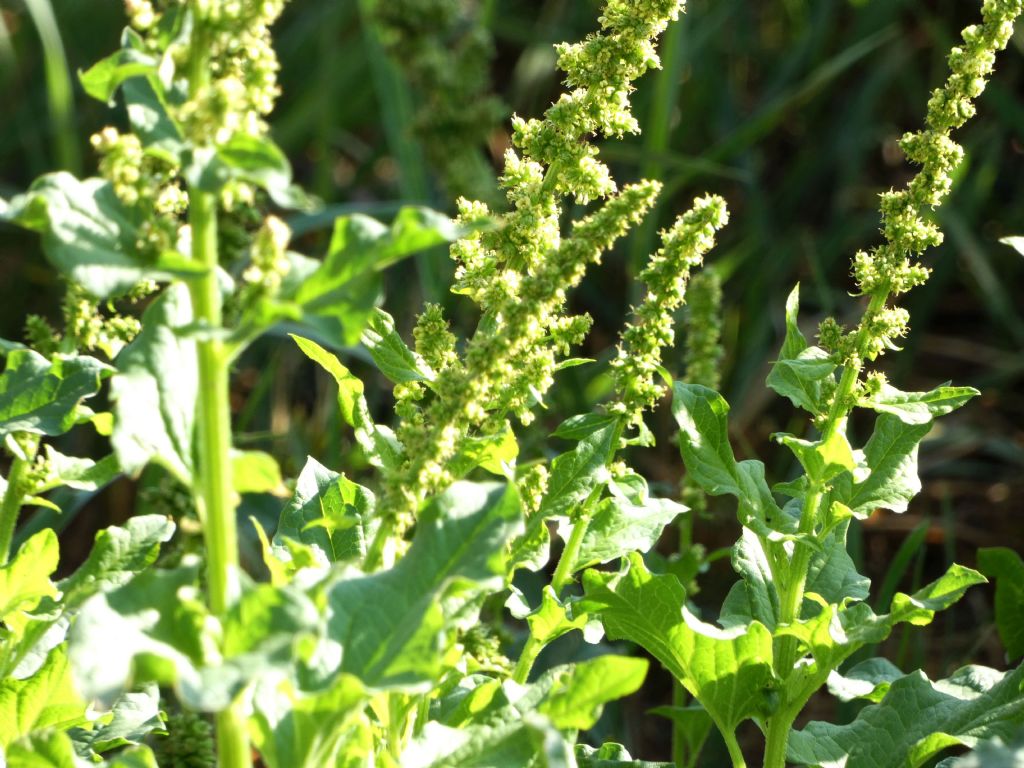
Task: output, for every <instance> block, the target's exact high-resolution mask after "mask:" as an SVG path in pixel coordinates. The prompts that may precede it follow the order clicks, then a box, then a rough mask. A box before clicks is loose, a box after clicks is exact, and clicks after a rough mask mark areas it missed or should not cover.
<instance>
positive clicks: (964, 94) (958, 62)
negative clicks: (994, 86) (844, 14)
mask: <svg viewBox="0 0 1024 768" xmlns="http://www.w3.org/2000/svg"><path fill="white" fill-rule="evenodd" d="M1022 10H1024V3H1022V0H985V2H984V4H983V6H982V18H983V20H982V23H981V24H980V25H972V26H969V27H967V28H966V29H964V31H963V45H962V46H958V47H955V48H953V50H952V52H951V53H950V55H949V65H950V69H951V70H952V72H951V74H950V76H949V78H948V79H947V81H946V83H945V85H944V86H943V87H941V88H937V89H935V91H934V92H933V93H932V96H931V98H930V99H929V101H928V115H927V119H926V127H925V128H924V129H923V130H920V131H917V132H915V133H907V134H906V135H905V136H903V138H902V139H901V140H900V147H901V148H902V149H903V151H904V153H905V154H906V156H907V158H908V159H909V160H910V161H911V162H913V163H915V164H917V165H919V166H921V170H920V171H919V172H918V174H917V175H916V176H915V177H914V179H913V180H912V181H911V182H910V184H909V185H908V186H907V188H906V189H902V190H899V191H896V190H890V191H888V192H885V193H884V194H883V195H882V201H881V212H882V234H883V235H884V237H885V242H884V243H883V244H881V245H879V246H877V247H876V248H874V249H873V250H872V251H871V252H870V253H868V252H864V251H861V252H859V253H857V254H856V255H855V256H854V259H853V274H854V277H855V279H856V281H857V287H858V289H859V290H860V292H861V293H862V294H868V295H872V296H881V297H882V298H883V299H885V298H887V297H888V296H890V295H899V294H901V293H905V292H907V291H909V290H910V289H911V288H914V287H915V286H918V285H921V284H922V283H923V282H925V280H927V279H928V275H929V272H930V270H929V269H928V268H927V267H925V266H923V265H921V264H920V263H918V262H916V261H915V260H914V259H915V258H916V257H918V256H920V255H921V254H922V253H923V252H924V251H925V250H926V249H927V248H929V247H932V246H935V245H938V244H940V243H941V242H942V233H941V232H940V231H939V229H938V227H937V226H936V225H935V224H934V223H933V222H931V221H928V220H927V219H926V218H925V214H926V212H927V211H928V210H930V209H932V208H934V207H935V206H937V205H938V204H939V203H940V202H941V201H942V200H943V199H944V198H945V197H946V195H948V194H949V191H950V189H951V186H952V173H953V171H954V170H955V169H956V167H957V166H958V165H959V164H960V162H961V160H962V159H963V155H964V153H963V149H962V148H961V147H960V145H959V144H957V143H956V142H955V141H953V140H952V139H951V138H950V133H951V132H952V131H953V130H955V129H957V128H959V127H960V126H962V125H963V124H964V123H965V122H966V121H967V120H968V119H970V118H971V117H972V116H973V115H974V113H975V106H974V99H976V98H977V97H978V96H979V95H981V93H982V91H983V90H984V89H985V84H986V80H987V78H988V77H989V76H990V75H991V74H992V69H993V65H994V62H995V55H996V52H997V51H1000V50H1002V49H1003V48H1005V47H1006V44H1007V43H1008V42H1009V39H1010V35H1011V34H1012V32H1013V22H1014V20H1015V19H1016V18H1017V16H1019V15H1020V14H1021V12H1022ZM907 322H908V318H907V314H906V312H904V311H903V310H900V309H892V308H887V307H885V305H884V301H882V302H881V303H879V305H878V307H877V308H876V309H874V310H873V311H871V312H869V313H868V314H867V315H866V316H865V318H864V320H863V321H862V323H861V326H860V328H858V329H857V331H855V332H854V333H853V334H849V335H847V336H845V337H843V336H842V335H841V334H839V333H837V327H836V324H835V323H834V321H829V323H828V324H827V325H826V326H824V327H823V328H822V333H821V339H822V343H823V345H827V346H826V348H827V349H830V350H832V351H833V352H834V353H835V354H836V355H837V357H838V358H839V359H841V360H852V359H853V358H854V357H855V356H857V357H861V358H863V359H867V360H871V359H874V358H875V357H877V356H878V355H880V354H882V353H883V352H884V351H885V350H886V349H893V348H895V340H896V339H898V338H899V337H901V336H903V335H904V334H905V333H906V331H907Z"/></svg>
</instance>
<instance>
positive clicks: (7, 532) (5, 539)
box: [0, 457, 31, 565]
mask: <svg viewBox="0 0 1024 768" xmlns="http://www.w3.org/2000/svg"><path fill="white" fill-rule="evenodd" d="M30 465H31V462H29V461H28V460H27V459H22V458H18V457H15V458H14V461H12V462H11V471H10V472H9V473H8V475H7V490H6V491H4V498H3V501H2V502H0V565H7V560H8V559H9V558H10V556H11V541H12V540H13V539H14V528H15V526H16V525H17V524H18V514H19V513H20V512H21V506H22V504H23V503H24V501H25V475H26V473H27V472H28V469H29V466H30Z"/></svg>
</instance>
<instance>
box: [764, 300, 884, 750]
mask: <svg viewBox="0 0 1024 768" xmlns="http://www.w3.org/2000/svg"><path fill="white" fill-rule="evenodd" d="M888 299H889V292H888V291H887V290H883V291H879V292H878V293H876V294H873V295H872V296H871V301H870V303H869V304H868V307H867V309H866V310H865V313H864V320H862V321H861V324H860V328H859V329H858V330H857V336H856V338H855V339H854V349H855V350H856V354H855V356H854V357H853V358H852V359H851V360H849V361H847V363H846V365H845V366H844V367H843V373H842V376H840V378H839V385H838V386H837V387H836V393H835V396H834V398H833V400H832V406H831V407H830V408H829V412H828V415H827V416H826V419H825V423H824V424H823V425H822V428H821V440H822V441H826V440H829V439H830V438H832V437H833V436H835V434H836V432H837V431H838V430H839V429H841V428H843V427H844V425H845V424H846V418H847V416H848V415H849V413H850V410H851V409H852V407H853V396H854V392H855V389H856V386H857V381H858V379H859V378H860V372H861V370H862V369H863V365H864V364H863V360H864V355H865V348H866V345H867V341H868V338H869V333H868V327H869V326H868V323H867V322H865V321H870V319H871V318H872V317H873V316H874V315H875V314H876V313H877V312H878V311H879V310H880V309H882V308H883V307H884V306H885V303H886V301H888ZM808 480H809V481H810V487H809V489H808V492H807V495H806V496H805V497H804V502H803V507H802V509H801V512H800V528H799V531H800V533H801V534H804V535H807V536H813V535H814V532H815V528H816V526H817V524H818V520H819V518H820V516H821V503H822V499H823V498H824V495H825V483H824V481H823V480H822V479H821V478H820V477H808ZM811 554H812V553H811V548H810V547H809V546H807V545H806V544H799V543H798V544H797V547H796V552H795V553H794V555H793V559H792V560H791V561H790V562H789V563H788V565H787V568H786V574H785V578H784V579H779V580H778V582H777V583H782V584H783V588H782V594H781V595H780V596H779V601H780V605H779V624H781V625H785V624H792V623H793V622H794V621H796V620H797V619H798V618H799V616H800V608H801V606H803V602H804V592H805V587H806V585H807V571H808V569H809V567H810V564H811ZM797 648H798V643H797V639H796V638H795V637H792V636H790V635H786V636H785V637H783V638H782V639H781V641H780V642H779V646H778V652H777V654H776V656H775V672H776V674H777V675H779V677H781V678H782V679H783V680H786V679H787V678H788V677H789V676H790V674H791V673H792V672H793V665H794V664H795V663H796V656H797ZM793 703H794V702H784V703H783V704H784V707H783V709H782V710H780V711H779V712H777V713H776V714H775V715H774V716H773V717H772V718H770V719H769V721H768V734H767V745H766V752H765V763H764V764H765V768H783V767H784V766H785V764H786V763H785V759H786V744H787V742H788V741H789V730H790V728H792V726H793V720H794V719H795V717H796V712H792V713H790V712H789V710H788V709H787V708H786V707H785V705H787V704H793ZM796 711H797V712H798V711H799V710H796Z"/></svg>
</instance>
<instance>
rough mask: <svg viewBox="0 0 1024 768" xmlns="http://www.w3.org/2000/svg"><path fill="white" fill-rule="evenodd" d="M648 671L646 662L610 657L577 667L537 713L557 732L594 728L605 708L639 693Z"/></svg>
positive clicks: (568, 672)
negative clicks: (550, 723) (560, 730)
mask: <svg viewBox="0 0 1024 768" xmlns="http://www.w3.org/2000/svg"><path fill="white" fill-rule="evenodd" d="M647 667H648V661H647V659H633V658H629V657H627V656H611V655H607V656H598V657H597V658H596V659H590V660H589V661H583V662H580V663H579V664H574V665H572V667H570V668H569V670H568V671H567V674H566V675H565V677H564V678H563V679H562V680H560V681H559V683H558V684H557V685H555V687H554V688H553V690H552V691H551V693H550V694H548V696H547V697H546V698H545V699H544V701H543V702H541V704H540V706H539V707H538V711H539V712H540V713H541V714H544V715H547V716H548V717H549V718H550V719H551V722H552V724H553V725H554V726H555V727H556V728H561V729H569V728H573V729H577V730H587V729H588V728H592V727H593V726H594V724H595V723H596V722H597V720H598V718H599V717H600V716H601V710H602V708H603V707H604V705H605V704H607V703H608V702H609V701H615V700H616V699H621V698H622V697H624V696H629V695H630V694H632V693H636V691H638V690H639V689H640V686H641V685H643V682H644V678H645V677H646V676H647Z"/></svg>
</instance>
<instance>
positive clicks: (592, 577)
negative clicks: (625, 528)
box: [580, 554, 775, 736]
mask: <svg viewBox="0 0 1024 768" xmlns="http://www.w3.org/2000/svg"><path fill="white" fill-rule="evenodd" d="M583 586H584V589H585V592H586V597H585V598H584V600H583V601H582V603H581V604H580V607H581V608H582V609H583V610H586V611H588V612H590V613H595V614H600V617H601V621H602V623H603V624H604V627H605V630H606V631H607V632H608V636H609V637H610V638H611V639H613V640H617V639H623V640H630V641H632V642H634V643H637V644H638V645H640V646H642V647H643V648H645V649H646V650H647V651H648V652H649V653H650V654H651V655H653V656H654V657H655V658H656V659H658V661H660V662H661V663H662V664H663V665H664V666H665V668H666V669H668V670H669V672H671V673H672V675H673V676H675V678H676V679H677V680H679V681H680V682H681V683H682V684H683V686H684V687H685V688H686V689H687V690H688V691H689V692H690V693H691V694H692V695H693V696H694V698H696V699H697V700H698V701H699V702H700V703H701V704H702V705H703V706H704V708H705V709H706V710H707V711H708V714H709V715H711V718H712V719H713V720H714V721H715V724H716V725H717V726H718V728H719V729H720V730H721V731H722V733H723V734H725V735H727V736H731V735H732V734H733V732H734V731H735V729H736V727H737V726H738V725H739V724H740V723H742V722H743V721H744V720H746V719H748V718H751V717H762V716H765V715H767V714H768V712H769V710H770V706H771V701H770V699H771V697H770V691H771V689H772V688H773V687H774V685H775V676H774V673H773V671H772V636H771V633H770V632H769V631H768V630H767V629H766V628H765V626H764V625H763V624H761V623H760V622H756V621H755V622H752V623H751V624H749V625H748V626H746V627H737V628H735V629H733V630H724V631H723V630H720V629H718V628H717V627H714V626H712V625H710V624H705V623H704V622H702V621H700V620H699V619H697V618H696V617H695V616H693V614H691V613H690V612H689V610H687V608H686V605H685V604H686V594H685V592H684V591H683V588H682V585H680V583H679V581H678V579H676V578H675V576H671V575H666V576H655V575H652V574H651V573H650V572H649V571H648V570H647V569H646V567H644V563H643V560H642V559H641V557H640V556H639V555H636V554H633V555H630V556H629V558H628V560H627V563H626V565H625V566H624V568H623V570H621V571H620V572H619V573H615V574H611V573H601V572H599V571H593V570H590V571H586V572H585V573H584V575H583Z"/></svg>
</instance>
